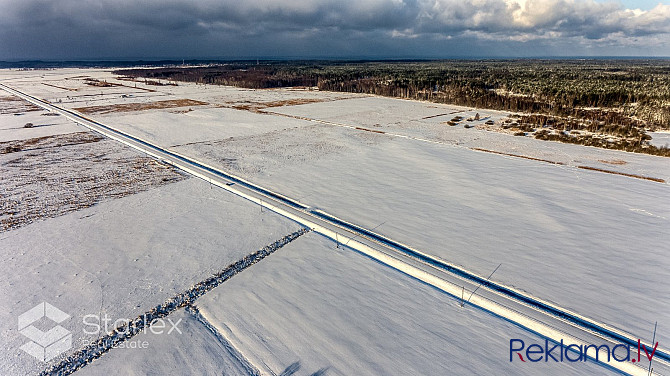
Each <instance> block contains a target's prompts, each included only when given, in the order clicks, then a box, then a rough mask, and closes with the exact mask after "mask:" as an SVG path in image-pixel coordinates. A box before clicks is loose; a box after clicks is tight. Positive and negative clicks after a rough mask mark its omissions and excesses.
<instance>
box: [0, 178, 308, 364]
mask: <svg viewBox="0 0 670 376" xmlns="http://www.w3.org/2000/svg"><path fill="white" fill-rule="evenodd" d="M297 228H298V225H297V224H294V223H293V222H291V221H289V220H286V219H284V218H281V217H279V216H277V215H275V214H273V213H271V212H268V211H267V210H266V211H264V212H261V211H260V210H259V208H258V207H256V206H254V205H250V204H249V203H247V202H246V201H244V200H243V199H241V198H239V197H236V196H234V195H231V194H227V193H224V192H222V191H221V190H217V189H212V188H210V186H209V184H207V183H206V182H204V181H202V180H199V179H188V180H185V181H182V182H179V183H174V184H170V185H167V186H164V187H161V188H156V189H152V190H149V191H146V192H142V193H138V194H135V195H132V196H126V197H124V198H121V199H117V200H112V201H106V202H103V203H100V204H98V205H96V206H93V207H91V208H88V209H84V210H80V211H76V212H72V213H70V214H67V215H64V216H61V217H58V218H52V219H49V220H46V221H40V222H36V223H33V224H31V225H28V226H25V227H22V228H19V229H16V230H12V231H8V232H4V233H0V247H1V249H2V256H3V260H4V261H3V263H2V267H3V273H2V274H1V275H0V301H2V305H3V306H2V307H3V309H2V312H1V313H0V318H1V320H0V322H1V323H0V332H2V333H3V336H2V350H1V351H0V374H2V375H14V374H25V373H26V372H28V373H34V372H35V370H38V369H40V368H41V367H43V365H42V364H41V363H39V362H37V361H35V360H34V359H33V358H31V357H30V356H29V355H27V354H25V353H23V352H21V351H19V350H18V349H19V347H20V346H21V345H22V344H23V343H24V342H26V338H25V337H23V336H22V335H21V334H20V333H19V332H18V331H17V327H16V322H17V321H16V320H17V317H18V316H19V315H20V314H21V313H23V312H24V311H27V310H28V309H30V308H32V307H33V306H35V305H36V304H38V303H39V302H41V301H47V302H49V303H50V304H52V305H54V306H55V307H58V308H60V309H61V310H63V311H66V313H68V314H69V315H71V316H72V319H70V320H69V321H68V322H67V325H65V324H64V327H66V329H68V330H70V331H72V333H73V344H74V347H75V348H78V347H79V346H80V345H81V343H82V341H83V340H91V339H92V338H96V336H92V335H87V334H86V333H84V325H83V322H82V320H83V316H85V315H87V314H95V315H99V316H100V317H105V315H108V316H109V318H111V319H112V320H113V321H115V320H117V319H122V318H134V317H136V316H138V315H140V314H141V313H143V312H145V311H147V310H148V309H150V308H152V307H155V306H156V305H158V304H161V303H162V302H164V301H165V300H166V299H167V298H168V297H171V296H173V295H175V293H178V292H182V291H183V290H185V289H187V288H189V287H190V286H191V285H192V284H194V283H196V282H199V281H201V280H203V279H205V278H207V277H209V276H210V275H211V274H213V273H215V272H218V271H219V270H221V269H223V268H224V267H226V266H227V265H229V264H230V263H231V262H234V261H236V260H237V259H239V258H241V257H243V256H245V255H246V254H248V253H250V252H253V251H256V250H258V249H260V248H262V247H263V246H265V245H266V244H268V243H270V242H272V241H274V240H275V239H277V238H280V237H282V236H284V235H285V234H287V233H290V232H292V231H295V230H296V229H297ZM46 327H47V328H48V325H46ZM109 329H112V326H110V327H109ZM102 334H105V333H104V332H103V333H100V335H102Z"/></svg>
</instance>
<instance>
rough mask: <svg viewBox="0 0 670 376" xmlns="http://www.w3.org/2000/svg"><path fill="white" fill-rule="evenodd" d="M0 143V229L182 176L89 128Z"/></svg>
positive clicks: (74, 209) (183, 177) (22, 224)
mask: <svg viewBox="0 0 670 376" xmlns="http://www.w3.org/2000/svg"><path fill="white" fill-rule="evenodd" d="M10 144H11V145H10ZM0 147H1V148H2V149H3V150H6V149H8V148H9V149H12V150H11V151H9V152H7V153H3V154H0V176H2V180H1V181H0V232H3V231H8V230H11V229H15V228H18V227H21V226H25V225H27V224H30V223H32V222H34V221H37V220H40V219H46V218H53V217H57V216H61V215H64V214H67V213H70V212H73V211H76V210H80V209H84V208H88V207H91V206H93V205H96V204H97V203H100V202H102V201H105V200H108V199H112V198H120V197H124V196H128V195H131V194H135V193H139V192H142V191H146V190H149V189H151V188H153V187H158V186H162V185H165V184H169V183H173V182H177V181H180V180H183V179H186V178H187V176H186V175H185V174H183V173H181V172H179V171H178V170H176V169H174V168H173V167H171V166H168V165H165V164H162V163H160V162H158V161H156V160H155V159H153V158H149V157H145V156H142V155H140V154H138V153H136V152H134V151H129V150H128V149H127V148H125V147H124V146H123V145H121V144H118V143H116V142H114V141H111V140H107V139H104V138H102V137H100V136H98V135H96V134H94V133H90V132H78V133H71V134H66V135H59V136H53V137H40V138H36V139H31V140H25V141H17V142H12V143H2V144H0ZM16 149H18V150H16Z"/></svg>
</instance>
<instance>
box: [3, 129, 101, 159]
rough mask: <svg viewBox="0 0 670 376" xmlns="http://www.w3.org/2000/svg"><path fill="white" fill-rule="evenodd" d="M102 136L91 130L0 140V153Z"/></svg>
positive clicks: (89, 139)
mask: <svg viewBox="0 0 670 376" xmlns="http://www.w3.org/2000/svg"><path fill="white" fill-rule="evenodd" d="M102 139H103V137H102V136H99V135H97V134H95V133H91V132H76V133H67V134H59V135H56V136H45V137H36V138H29V139H27V140H16V141H6V142H0V154H9V153H17V152H20V151H30V150H38V149H44V148H51V147H59V146H69V145H78V144H87V143H90V142H98V141H100V140H102Z"/></svg>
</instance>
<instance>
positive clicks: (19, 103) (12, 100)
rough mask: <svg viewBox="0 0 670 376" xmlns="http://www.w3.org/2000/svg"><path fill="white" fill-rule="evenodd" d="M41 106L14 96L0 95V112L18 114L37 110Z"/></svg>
mask: <svg viewBox="0 0 670 376" xmlns="http://www.w3.org/2000/svg"><path fill="white" fill-rule="evenodd" d="M39 110H41V108H39V107H37V106H35V105H34V104H32V103H30V102H28V101H25V100H23V99H21V98H19V97H16V96H13V95H11V96H6V95H3V96H0V114H20V113H23V112H28V111H39Z"/></svg>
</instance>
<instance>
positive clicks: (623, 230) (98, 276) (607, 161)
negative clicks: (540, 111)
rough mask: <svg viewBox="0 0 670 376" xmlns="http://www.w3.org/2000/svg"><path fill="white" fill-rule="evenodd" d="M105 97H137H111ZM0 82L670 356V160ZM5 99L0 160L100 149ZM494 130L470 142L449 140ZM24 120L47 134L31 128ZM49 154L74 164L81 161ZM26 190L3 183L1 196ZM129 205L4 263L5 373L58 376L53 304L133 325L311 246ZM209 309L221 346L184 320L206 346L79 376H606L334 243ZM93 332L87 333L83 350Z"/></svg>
mask: <svg viewBox="0 0 670 376" xmlns="http://www.w3.org/2000/svg"><path fill="white" fill-rule="evenodd" d="M87 78H88V79H89V81H86V79H87ZM90 79H97V80H105V81H107V82H110V83H114V84H118V85H124V86H118V85H116V86H110V87H100V86H92V85H88V84H86V82H91V81H90ZM0 83H4V84H7V85H9V86H11V87H14V88H16V89H18V90H21V91H23V92H25V93H28V94H30V95H35V96H37V97H40V98H43V99H46V100H48V101H50V102H51V103H53V104H56V105H58V106H63V107H65V108H85V107H89V108H90V107H91V106H117V105H124V106H117V107H113V108H115V109H123V111H117V112H107V113H102V112H99V113H91V114H88V115H86V116H88V117H90V118H92V119H95V120H97V121H100V122H102V123H104V124H107V125H110V126H113V127H115V128H118V129H119V130H122V131H124V132H127V133H130V134H132V135H134V136H137V137H141V138H143V139H145V140H147V141H150V142H153V143H156V144H158V145H160V146H162V147H165V148H169V149H170V150H173V151H176V152H179V153H181V154H183V155H187V156H189V157H192V158H195V159H198V160H201V161H204V162H206V163H208V164H210V165H212V166H215V167H218V168H221V169H223V170H225V171H229V172H231V173H234V174H236V175H239V176H242V177H244V178H246V179H248V180H250V181H252V182H254V183H256V184H259V185H262V186H264V187H267V188H269V189H272V190H274V191H276V192H279V193H281V194H284V195H286V196H288V197H291V198H293V199H297V200H299V201H301V202H302V203H304V204H306V205H309V206H310V207H311V208H313V209H320V210H323V211H325V212H328V213H330V214H333V215H335V216H337V217H339V218H342V219H344V220H347V221H349V222H352V223H355V224H358V225H360V226H363V227H366V228H368V229H373V228H374V229H375V231H376V232H378V233H380V234H382V235H385V236H387V237H389V238H391V239H394V240H396V241H399V242H401V243H404V244H407V245H409V246H411V247H414V248H416V249H419V250H421V251H422V252H424V253H427V254H429V255H432V256H435V257H439V258H441V259H443V260H446V261H449V262H451V263H454V264H457V265H460V266H462V267H463V268H465V269H467V270H469V271H472V272H475V273H477V274H479V275H483V276H488V275H489V274H490V273H491V272H492V271H493V270H494V269H495V268H496V266H498V265H500V267H499V269H498V270H496V272H495V274H494V275H493V276H492V280H494V281H496V282H499V283H502V284H505V285H508V286H513V287H515V288H517V289H519V290H522V291H524V292H526V293H528V294H529V295H531V296H534V297H537V298H540V299H544V300H546V301H549V302H552V303H554V304H556V305H558V306H560V307H563V308H566V309H570V310H572V311H574V312H577V313H579V314H581V315H583V316H586V317H589V318H592V319H595V320H597V321H600V322H603V323H606V324H609V325H612V326H614V327H616V328H619V329H621V330H623V331H625V332H628V333H630V334H631V335H633V336H635V337H636V338H637V337H640V338H643V339H646V340H647V341H649V342H650V341H651V332H652V331H653V328H654V323H655V322H658V325H659V331H658V333H657V334H656V340H657V341H658V342H659V343H660V345H659V346H660V347H663V348H667V347H668V346H667V345H665V343H666V340H667V339H668V338H670V337H668V334H667V331H665V330H664V328H665V327H667V325H668V324H669V323H670V314H668V312H670V295H668V292H669V290H668V286H667V282H666V281H667V280H668V279H669V277H670V274H669V272H668V271H669V270H670V261H668V258H667V254H666V253H667V251H666V248H667V244H668V243H670V231H668V229H669V228H670V227H669V226H668V225H669V224H670V223H669V221H670V187H669V185H668V183H662V182H658V181H651V180H645V179H643V178H642V177H652V178H656V179H662V180H665V181H670V163H668V159H667V158H661V157H654V156H649V155H640V154H632V153H625V152H619V151H613V150H604V149H596V148H591V147H584V146H579V145H568V144H560V143H554V142H546V141H540V140H535V139H530V138H525V137H514V136H510V135H505V134H500V133H497V132H490V131H486V130H484V129H481V128H483V124H484V122H486V121H488V120H499V119H501V118H503V117H505V116H506V115H507V114H506V113H503V112H499V111H487V110H481V109H470V108H462V107H458V106H447V105H436V104H432V103H424V102H414V101H403V100H396V99H389V98H380V97H372V96H361V95H350V94H343V93H323V92H318V91H314V90H306V89H284V90H248V89H238V88H231V87H220V86H203V85H195V84H181V83H180V84H179V86H153V85H144V84H142V83H141V82H138V83H134V82H129V81H122V80H116V78H115V77H114V76H113V75H111V74H110V73H109V72H108V71H104V70H92V69H59V70H53V71H28V72H26V71H0ZM135 85H136V86H137V88H136V87H135ZM3 98H5V97H0V141H12V142H15V141H17V140H25V139H31V138H36V137H42V136H51V135H57V134H70V133H72V132H77V131H82V130H83V129H84V128H82V127H80V126H77V125H75V124H73V123H72V122H70V121H67V120H64V119H63V117H62V116H43V115H44V111H41V110H38V109H34V108H30V107H29V106H26V105H24V104H20V103H21V102H20V101H16V100H14V99H11V100H6V99H5V100H3ZM6 98H12V97H9V96H6ZM185 99H189V100H192V101H200V102H203V104H198V105H191V106H183V107H171V108H162V109H158V108H155V109H148V110H143V111H129V110H127V109H128V108H129V107H128V106H127V105H128V104H132V103H142V104H151V103H154V102H157V101H165V100H185ZM296 103H303V104H296ZM2 104H6V107H5V108H7V111H5V112H6V113H5V112H3V111H1V110H2V108H3V107H2ZM22 106H24V107H22ZM16 113H21V114H22V115H16ZM477 113H479V114H480V120H478V121H473V122H470V124H472V125H473V126H474V127H473V128H468V129H466V128H464V127H463V126H448V125H446V124H444V122H446V121H447V120H449V119H451V118H452V117H453V116H455V115H460V116H463V117H466V118H467V117H472V116H474V115H475V114H477ZM27 122H31V123H33V124H35V125H37V124H40V125H41V126H35V127H28V128H25V127H24V125H25V123H27ZM47 122H49V124H47ZM42 123H44V124H42ZM45 132H46V133H45ZM113 142H114V141H111V140H106V141H101V142H96V143H94V144H99V143H113ZM86 145H89V144H86ZM86 145H83V146H82V145H79V146H78V147H80V148H82V147H84V148H85V147H86ZM116 147H117V148H120V149H123V147H122V146H120V145H117V146H116ZM68 150H70V151H68ZM38 152H39V150H38V151H32V152H31V153H38ZM50 152H51V153H54V154H56V155H62V154H63V153H70V155H71V154H72V153H73V151H72V150H71V149H67V148H66V147H62V146H60V147H58V148H57V149H53V150H51V151H50ZM117 152H118V153H122V151H117ZM24 153H25V152H24ZM126 153H129V154H132V155H137V154H138V153H137V152H135V151H132V152H131V151H128V152H126ZM3 158H4V159H2V158H0V163H6V162H5V159H7V158H6V157H3ZM533 158H535V159H533ZM54 160H55V162H54V165H52V166H49V169H48V172H44V173H48V174H50V175H52V176H54V177H55V178H58V177H59V174H63V175H62V176H63V177H61V178H63V179H65V178H69V179H71V178H72V176H73V174H74V175H76V174H77V173H83V172H84V171H86V168H88V169H91V168H95V167H93V166H94V165H91V166H88V167H87V166H85V165H86V161H79V162H77V163H80V164H81V167H77V168H72V165H68V162H67V161H68V159H67V158H66V159H65V162H62V159H54ZM58 161H61V162H60V163H63V165H62V167H63V168H59V166H58V163H59V162H58ZM28 162H29V161H28ZM112 162H113V161H112ZM584 167H592V168H597V169H601V170H606V171H609V172H613V173H620V174H632V175H635V176H633V177H630V176H622V175H617V174H613V173H608V172H602V171H593V170H585V169H584ZM0 168H5V167H3V165H0ZM25 168H28V169H29V168H30V166H29V165H27V166H26V167H25ZM125 174H127V172H126V173H124V172H121V175H125ZM146 174H147V175H150V176H148V177H147V178H148V179H150V178H157V177H159V175H157V172H156V171H146ZM21 179H24V178H21ZM27 184H28V185H29V187H28V188H30V189H33V188H34V186H33V185H34V183H30V182H29V183H27ZM7 186H8V185H7V183H5V180H4V179H3V182H2V187H1V188H2V189H3V190H6V189H7ZM85 187H86V186H82V187H81V189H82V190H84V191H90V190H91V188H85ZM63 189H65V188H63ZM68 189H70V190H72V188H71V187H70V188H68ZM33 190H34V189H33ZM26 191H28V189H27V190H26ZM3 192H7V191H3ZM13 192H15V193H16V192H18V193H19V194H20V193H21V192H22V191H20V190H19V191H16V189H14V190H13ZM15 193H14V194H15ZM3 197H6V196H3ZM112 197H113V196H110V197H107V198H104V197H103V199H100V200H98V201H95V202H100V203H98V204H97V205H95V206H93V207H90V208H86V209H81V210H78V211H75V212H70V213H69V214H65V215H62V216H59V217H57V218H51V219H46V220H41V221H37V222H36V223H33V224H29V225H26V226H24V227H23V228H18V229H14V230H10V231H6V232H3V233H0V249H1V251H2V256H3V258H4V259H6V260H7V261H6V262H4V263H3V268H5V270H6V271H7V272H5V273H3V276H2V277H1V279H0V282H1V283H0V300H1V301H3V302H4V303H3V308H4V309H3V313H2V319H3V320H2V322H3V324H1V325H2V326H1V327H0V331H2V333H3V347H2V348H3V350H2V354H1V355H0V373H2V374H5V373H9V374H14V373H24V372H29V373H31V372H35V371H36V370H39V369H41V368H40V363H39V362H37V361H35V360H32V359H31V358H30V357H29V356H28V355H27V354H25V353H23V352H21V351H20V350H18V347H19V346H20V345H21V344H22V341H24V340H25V338H24V337H22V336H21V335H20V334H19V333H18V331H17V330H16V325H15V324H16V317H17V316H18V315H19V314H20V313H21V312H23V311H25V310H27V309H29V308H31V307H32V306H34V305H35V304H37V303H39V302H40V301H48V302H50V303H51V304H53V305H55V306H57V307H59V308H61V309H66V308H67V311H68V313H69V314H70V315H72V316H73V317H81V316H83V315H84V314H86V313H90V312H93V313H102V312H105V313H108V314H109V315H110V316H112V317H114V318H115V319H116V318H132V317H135V316H137V315H139V314H141V313H142V312H145V311H147V310H148V309H150V308H152V307H154V306H156V305H157V304H160V303H162V302H163V301H165V299H167V298H168V297H170V296H173V295H174V294H175V293H176V292H180V291H183V290H184V289H186V288H188V287H189V286H190V285H192V284H193V283H196V282H198V281H201V280H203V279H204V278H206V277H207V276H208V275H210V274H212V273H215V272H216V271H218V270H221V269H222V268H224V267H225V266H227V265H228V264H229V263H231V262H233V261H235V260H237V259H239V258H240V257H242V256H244V255H246V254H249V253H250V252H253V251H255V250H257V249H259V248H261V247H263V246H264V245H266V244H268V243H270V242H272V241H274V240H276V239H278V238H280V237H282V236H284V235H286V234H288V233H290V232H292V231H295V230H296V229H297V228H299V225H298V224H297V223H294V222H292V221H290V220H288V219H286V218H283V217H280V216H278V215H276V214H273V213H271V212H268V211H267V210H266V211H261V210H260V208H259V207H258V206H255V205H254V204H252V203H250V202H248V201H245V200H243V199H242V198H240V197H236V196H233V195H231V194H229V193H227V192H224V191H223V190H220V189H217V188H215V187H214V188H212V187H211V186H210V185H209V184H208V183H207V182H205V181H202V180H199V179H194V178H191V179H187V180H184V181H180V182H177V183H172V184H167V185H163V186H161V187H158V188H156V187H154V188H151V189H149V190H146V191H144V192H138V193H135V194H132V195H130V196H126V197H123V198H118V199H112ZM61 214H64V213H61ZM9 271H11V273H9ZM196 306H197V308H198V309H200V313H201V315H202V317H201V319H203V320H204V321H205V322H207V323H209V325H211V327H208V325H205V324H203V322H202V321H203V320H198V319H197V315H194V314H191V313H188V312H185V311H184V310H183V309H182V310H179V311H177V312H175V313H173V314H171V317H178V318H181V319H183V321H184V322H185V323H186V324H185V330H184V331H185V332H186V333H187V334H185V335H183V336H182V335H180V336H178V337H175V336H174V335H172V336H156V335H144V334H143V335H140V336H137V337H135V338H134V339H137V338H140V339H143V340H144V339H146V340H147V341H148V342H150V343H151V344H153V345H152V346H150V347H149V348H148V349H141V350H137V349H113V350H111V351H110V352H109V353H108V354H106V355H104V356H103V357H102V358H100V359H98V360H96V361H95V362H94V363H92V364H91V365H89V366H87V367H85V368H83V369H82V371H80V372H83V373H87V372H88V373H89V374H99V373H113V372H119V371H120V372H121V373H133V372H134V373H137V374H149V373H152V372H158V373H161V372H166V371H174V370H175V369H176V368H179V367H180V365H181V364H184V365H183V368H179V372H180V373H182V374H193V373H201V374H209V373H211V372H212V370H216V369H217V367H219V368H218V369H220V370H226V369H228V370H230V372H232V373H235V372H238V371H239V369H240V368H239V365H236V363H235V362H236V361H239V357H240V356H242V358H243V360H244V362H248V363H250V364H252V365H253V367H255V368H256V369H258V371H259V372H260V373H261V374H282V372H284V374H291V372H292V371H295V372H296V373H295V374H305V375H307V374H315V373H316V374H320V373H319V372H321V374H333V375H335V374H342V375H349V374H445V373H446V372H450V373H454V374H482V375H483V374H537V373H539V372H543V373H549V374H557V375H558V374H560V375H563V374H599V373H603V372H606V370H605V369H604V368H602V367H597V366H595V365H593V364H591V363H580V364H576V365H570V364H566V363H559V364H545V363H536V364H531V365H529V364H523V365H520V364H519V363H516V362H515V363H510V362H509V340H510V338H524V339H528V340H529V341H533V340H534V341H536V342H539V341H541V339H540V338H539V337H537V336H536V335H535V334H532V333H530V332H525V331H524V330H523V329H521V328H519V327H517V326H515V325H514V324H513V323H510V322H507V321H505V320H503V319H501V318H499V317H495V316H493V315H491V314H489V313H486V312H483V311H480V310H477V309H476V308H474V307H466V308H461V307H460V306H459V304H458V301H457V300H454V299H453V298H452V297H449V296H448V295H445V294H444V293H441V292H440V291H439V290H435V289H433V288H430V287H429V286H426V285H424V284H422V283H420V282H419V281H417V280H414V279H412V278H410V277H408V276H407V275H404V274H402V273H399V272H397V271H395V270H392V269H390V268H387V267H385V266H383V265H382V264H379V263H376V262H374V261H373V260H371V259H368V258H366V257H364V256H362V255H360V254H358V253H356V252H355V251H353V250H351V249H348V248H336V247H335V244H334V243H333V242H331V241H329V240H327V239H326V238H323V237H321V236H320V235H318V234H315V233H310V234H308V235H305V236H303V237H302V238H300V239H297V240H295V241H294V242H293V243H291V244H289V245H287V246H286V247H285V248H283V249H281V250H280V251H278V252H277V254H274V255H272V256H269V258H268V259H267V260H264V261H262V262H260V263H259V264H257V265H254V266H253V267H251V268H250V269H249V270H247V271H244V272H243V273H241V274H240V275H239V276H236V277H235V278H233V279H231V280H230V281H228V282H226V283H225V284H223V285H221V286H219V287H217V288H216V289H214V290H213V291H211V292H209V293H208V294H206V295H205V296H204V297H203V298H201V299H200V300H198V302H197V304H196ZM75 321H76V320H74V321H73V325H72V326H71V327H69V328H68V329H71V330H72V331H73V333H81V328H80V327H77V325H75ZM77 324H78V325H81V323H80V321H79V322H77ZM212 328H213V329H212ZM185 336H186V337H187V338H186V337H185ZM88 337H90V336H88ZM88 337H87V336H86V335H79V337H77V338H75V337H73V342H75V343H79V342H81V340H82V339H86V338H88ZM89 339H90V338H89ZM77 341H79V342H77ZM75 348H77V346H75ZM231 349H232V350H231ZM473 349H476V350H473ZM126 360H127V361H126ZM242 368H244V367H242ZM247 371H248V370H247Z"/></svg>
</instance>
